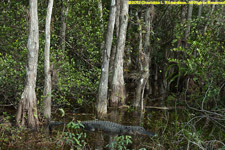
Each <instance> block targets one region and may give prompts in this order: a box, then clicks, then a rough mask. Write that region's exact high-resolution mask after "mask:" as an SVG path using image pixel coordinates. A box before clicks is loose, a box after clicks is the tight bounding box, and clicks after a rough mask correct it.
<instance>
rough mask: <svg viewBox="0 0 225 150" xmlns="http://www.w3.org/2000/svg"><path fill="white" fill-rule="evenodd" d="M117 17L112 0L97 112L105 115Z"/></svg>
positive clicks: (113, 0) (112, 0)
mask: <svg viewBox="0 0 225 150" xmlns="http://www.w3.org/2000/svg"><path fill="white" fill-rule="evenodd" d="M115 18H116V2H115V0H111V11H110V15H109V22H108V29H107V35H106V42H105V48H104V56H103V61H102V71H101V78H100V83H99V89H98V100H97V112H98V114H99V115H104V114H106V113H107V100H108V99H107V96H108V77H109V58H110V52H111V47H112V40H113V31H114V25H115Z"/></svg>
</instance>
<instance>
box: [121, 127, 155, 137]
mask: <svg viewBox="0 0 225 150" xmlns="http://www.w3.org/2000/svg"><path fill="white" fill-rule="evenodd" d="M124 132H126V134H134V135H135V134H140V135H147V136H149V137H152V136H155V134H154V133H152V132H149V131H147V130H145V128H143V127H140V126H126V128H125V131H124Z"/></svg>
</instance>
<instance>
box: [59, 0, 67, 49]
mask: <svg viewBox="0 0 225 150" xmlns="http://www.w3.org/2000/svg"><path fill="white" fill-rule="evenodd" d="M68 2H69V0H62V12H61V23H62V26H61V31H60V34H61V35H60V45H61V47H62V52H65V48H66V43H65V42H66V18H67V15H68V11H69V6H68V5H69V3H68Z"/></svg>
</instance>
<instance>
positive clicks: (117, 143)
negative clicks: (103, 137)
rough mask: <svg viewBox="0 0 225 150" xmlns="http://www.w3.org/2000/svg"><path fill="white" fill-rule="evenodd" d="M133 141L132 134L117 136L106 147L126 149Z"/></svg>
mask: <svg viewBox="0 0 225 150" xmlns="http://www.w3.org/2000/svg"><path fill="white" fill-rule="evenodd" d="M131 143H132V140H131V136H127V135H126V136H116V137H114V140H113V142H112V143H110V144H108V145H107V146H106V147H109V148H110V149H119V150H126V149H127V146H128V145H129V144H131Z"/></svg>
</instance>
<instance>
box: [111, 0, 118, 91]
mask: <svg viewBox="0 0 225 150" xmlns="http://www.w3.org/2000/svg"><path fill="white" fill-rule="evenodd" d="M120 1H121V0H116V22H115V26H116V38H117V39H118V37H119V29H120V27H119V26H120ZM115 57H116V45H114V46H113V48H112V49H111V55H110V61H109V81H112V79H113V76H112V74H113V69H114V61H115ZM109 87H110V88H112V82H109Z"/></svg>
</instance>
